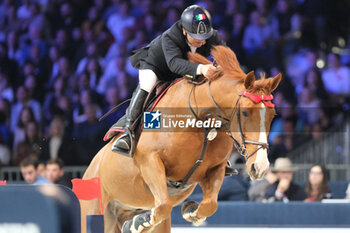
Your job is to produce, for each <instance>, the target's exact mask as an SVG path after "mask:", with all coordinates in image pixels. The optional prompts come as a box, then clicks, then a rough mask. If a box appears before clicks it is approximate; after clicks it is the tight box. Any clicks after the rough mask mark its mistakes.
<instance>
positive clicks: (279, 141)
mask: <svg viewBox="0 0 350 233" xmlns="http://www.w3.org/2000/svg"><path fill="white" fill-rule="evenodd" d="M297 120H298V118H297V117H296V116H291V117H287V118H285V119H283V121H282V134H281V135H278V136H276V137H275V138H274V140H273V141H272V143H271V150H270V153H269V161H271V162H274V161H275V160H276V159H277V158H278V157H279V156H281V155H285V154H287V153H288V152H290V151H292V150H293V149H294V148H297V147H298V146H300V145H301V144H302V143H304V142H305V141H307V139H308V138H307V136H306V135H303V134H301V133H297V132H296V123H297Z"/></svg>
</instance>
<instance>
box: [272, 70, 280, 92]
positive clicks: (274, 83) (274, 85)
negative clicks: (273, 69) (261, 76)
mask: <svg viewBox="0 0 350 233" xmlns="http://www.w3.org/2000/svg"><path fill="white" fill-rule="evenodd" d="M281 78H282V75H281V73H279V74H278V75H276V76H275V77H274V78H272V79H271V81H270V92H273V91H274V90H275V89H276V88H277V86H278V84H279V83H280V81H281Z"/></svg>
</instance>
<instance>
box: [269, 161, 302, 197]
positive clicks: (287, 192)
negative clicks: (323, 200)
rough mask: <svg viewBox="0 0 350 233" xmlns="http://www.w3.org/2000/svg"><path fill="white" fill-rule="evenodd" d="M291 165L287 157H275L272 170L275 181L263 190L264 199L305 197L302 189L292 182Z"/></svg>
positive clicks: (292, 168) (292, 170)
mask: <svg viewBox="0 0 350 233" xmlns="http://www.w3.org/2000/svg"><path fill="white" fill-rule="evenodd" d="M295 170H296V168H295V167H293V165H292V162H291V161H290V159H289V158H278V159H276V162H275V165H274V167H273V169H272V171H273V172H274V173H275V174H276V176H277V179H278V180H277V181H276V182H275V183H273V184H271V185H270V186H269V187H268V188H267V189H266V192H265V199H264V201H267V202H272V201H283V202H289V201H303V200H305V198H306V194H305V192H304V190H303V189H302V188H301V187H300V186H299V185H297V184H295V183H294V182H293V172H294V171H295Z"/></svg>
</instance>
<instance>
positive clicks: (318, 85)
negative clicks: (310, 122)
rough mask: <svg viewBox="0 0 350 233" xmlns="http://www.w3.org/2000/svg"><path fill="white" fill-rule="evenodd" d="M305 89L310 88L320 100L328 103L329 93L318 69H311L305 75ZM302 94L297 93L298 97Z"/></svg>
mask: <svg viewBox="0 0 350 233" xmlns="http://www.w3.org/2000/svg"><path fill="white" fill-rule="evenodd" d="M304 87H308V88H309V89H310V90H311V91H312V92H313V93H314V94H315V95H316V97H317V98H318V99H320V100H321V101H326V100H327V99H328V93H327V91H326V89H325V86H324V84H323V80H322V77H321V73H320V71H319V70H318V69H317V68H311V69H310V70H308V71H307V72H306V74H305V79H304ZM299 93H300V92H297V95H298V94H299Z"/></svg>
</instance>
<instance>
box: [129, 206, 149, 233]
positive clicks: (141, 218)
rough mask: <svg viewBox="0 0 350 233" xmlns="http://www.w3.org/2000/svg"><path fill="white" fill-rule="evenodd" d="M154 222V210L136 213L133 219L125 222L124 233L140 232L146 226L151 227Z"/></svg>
mask: <svg viewBox="0 0 350 233" xmlns="http://www.w3.org/2000/svg"><path fill="white" fill-rule="evenodd" d="M153 224H154V222H153V218H152V211H147V212H145V213H143V214H139V215H136V216H135V217H134V218H133V219H131V220H128V221H126V222H124V224H123V226H122V233H140V232H142V231H143V230H144V229H145V228H150V227H151V226H152V225H153Z"/></svg>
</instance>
